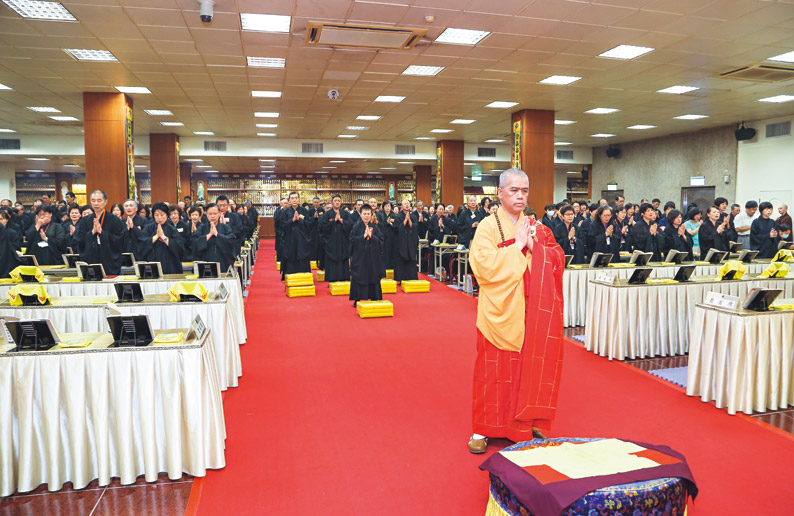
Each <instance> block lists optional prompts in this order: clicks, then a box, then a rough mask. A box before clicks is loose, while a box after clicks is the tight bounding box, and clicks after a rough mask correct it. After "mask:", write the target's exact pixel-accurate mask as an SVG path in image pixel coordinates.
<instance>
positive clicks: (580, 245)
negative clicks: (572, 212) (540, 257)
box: [552, 222, 586, 265]
mask: <svg viewBox="0 0 794 516" xmlns="http://www.w3.org/2000/svg"><path fill="white" fill-rule="evenodd" d="M571 228H573V230H574V234H575V235H576V236H575V239H576V241H575V242H573V243H571V241H570V239H569V238H568V233H569V232H570V231H571ZM552 233H553V234H554V239H555V240H556V241H557V243H558V244H560V247H562V250H563V252H564V253H565V254H566V255H569V256H573V259H572V260H571V263H573V264H577V265H578V264H582V263H585V258H584V246H585V240H586V239H585V237H584V233H582V230H581V229H580V228H579V226H577V225H576V224H573V223H571V225H570V227H567V226H566V225H565V222H560V223H558V224H556V225H555V226H554V228H553V229H552Z"/></svg>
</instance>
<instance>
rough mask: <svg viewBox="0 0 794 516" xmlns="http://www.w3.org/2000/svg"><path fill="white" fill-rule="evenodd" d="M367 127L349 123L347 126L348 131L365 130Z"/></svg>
mask: <svg viewBox="0 0 794 516" xmlns="http://www.w3.org/2000/svg"><path fill="white" fill-rule="evenodd" d="M367 129H369V127H365V126H363V125H349V126H347V130H348V131H366V130H367Z"/></svg>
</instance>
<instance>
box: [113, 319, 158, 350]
mask: <svg viewBox="0 0 794 516" xmlns="http://www.w3.org/2000/svg"><path fill="white" fill-rule="evenodd" d="M107 319H108V326H109V327H110V333H111V335H113V346H114V347H129V346H136V347H140V346H148V345H149V344H151V342H152V341H153V340H154V330H152V323H151V322H150V321H149V316H148V315H111V316H108V318H107Z"/></svg>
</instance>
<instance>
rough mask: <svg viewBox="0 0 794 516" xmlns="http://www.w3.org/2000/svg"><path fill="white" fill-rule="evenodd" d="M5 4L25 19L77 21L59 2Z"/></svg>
mask: <svg viewBox="0 0 794 516" xmlns="http://www.w3.org/2000/svg"><path fill="white" fill-rule="evenodd" d="M3 3H5V4H6V5H8V7H10V8H11V9H13V10H14V11H16V12H17V14H19V15H20V16H22V17H23V18H32V19H34V20H55V21H77V18H75V17H74V15H73V14H72V13H70V12H69V10H68V9H66V7H64V6H63V5H61V4H60V3H59V2H39V1H35V0H3Z"/></svg>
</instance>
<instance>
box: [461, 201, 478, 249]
mask: <svg viewBox="0 0 794 516" xmlns="http://www.w3.org/2000/svg"><path fill="white" fill-rule="evenodd" d="M482 219H483V215H482V212H481V211H480V210H474V211H471V210H470V209H468V208H466V209H465V210H463V211H462V212H461V213H460V216H459V217H458V223H457V231H458V243H459V244H463V245H464V246H466V247H469V244H470V243H471V239H472V238H474V233H475V232H476V231H477V228H476V227H472V224H474V223H475V222H477V223H479V222H480V221H481V220H482Z"/></svg>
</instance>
